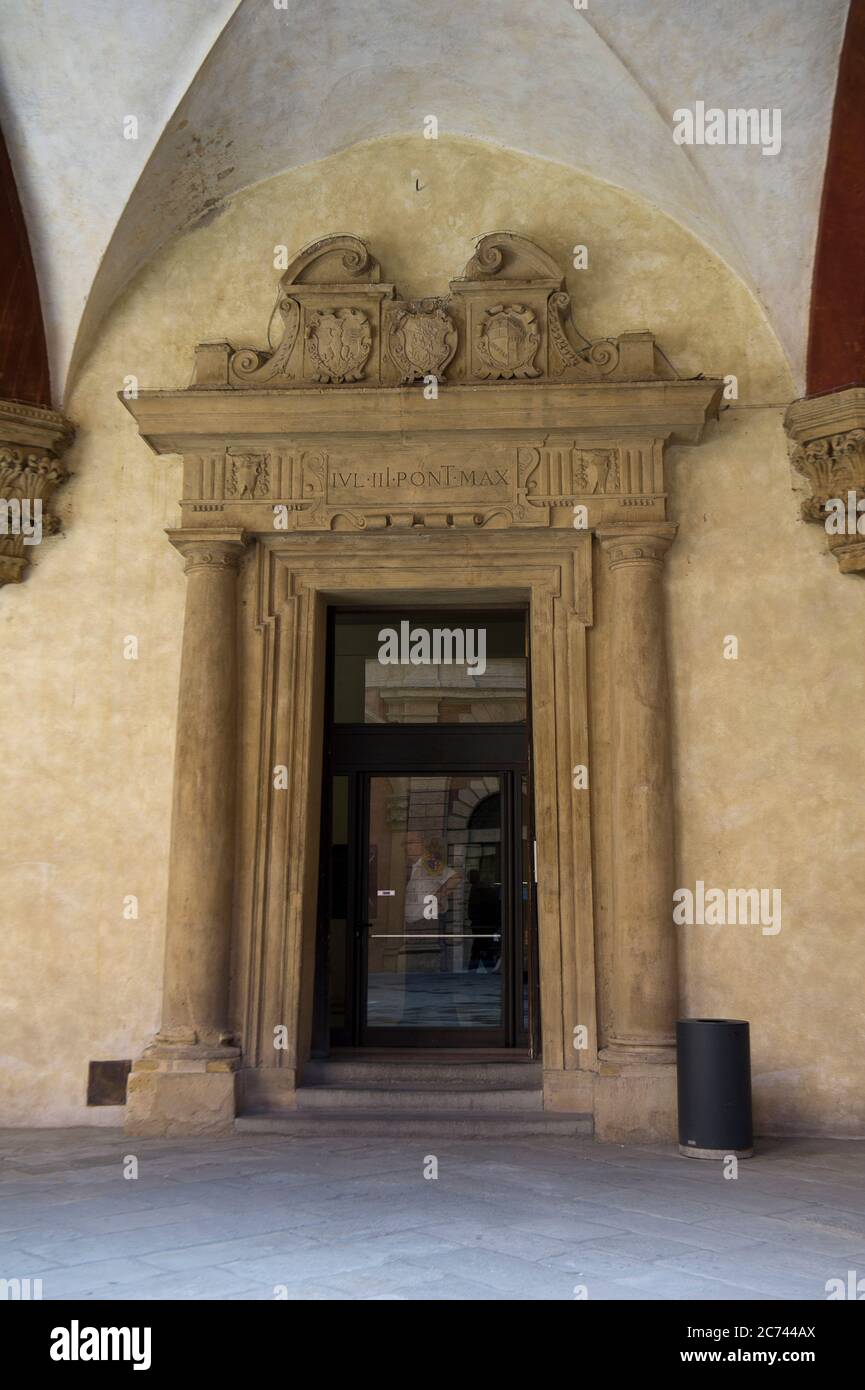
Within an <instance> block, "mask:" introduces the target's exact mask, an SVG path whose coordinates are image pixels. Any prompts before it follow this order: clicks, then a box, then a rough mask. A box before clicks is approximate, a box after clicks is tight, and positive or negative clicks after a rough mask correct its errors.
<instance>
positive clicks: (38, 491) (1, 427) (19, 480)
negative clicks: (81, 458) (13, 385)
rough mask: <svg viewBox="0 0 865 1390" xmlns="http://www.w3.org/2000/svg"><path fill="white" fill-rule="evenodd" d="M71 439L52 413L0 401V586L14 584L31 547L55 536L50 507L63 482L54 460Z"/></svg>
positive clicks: (63, 469)
mask: <svg viewBox="0 0 865 1390" xmlns="http://www.w3.org/2000/svg"><path fill="white" fill-rule="evenodd" d="M72 436H73V427H72V425H71V424H70V423H69V421H68V420H66V419H65V418H64V417H63V416H62V415H59V414H57V413H56V412H55V411H53V410H45V409H43V408H42V407H41V406H36V405H26V404H24V403H22V402H21V401H0V585H3V584H18V583H20V582H21V580H22V579H23V578H24V575H25V573H26V570H27V566H28V564H29V561H30V551H31V549H32V547H33V546H34V545H39V544H41V542H42V541H43V540H44V539H45V537H46V536H54V535H56V534H57V533H58V531H59V530H60V522H59V520H58V518H57V517H55V516H52V515H51V512H50V504H51V500H52V498H53V496H54V494H55V492H56V491H57V489H58V488H59V487H60V485H61V483H63V482H65V480H66V478H67V477H68V476H69V474H68V470H67V468H66V465H65V464H64V463H63V461H62V459H61V457H60V455H61V454H62V453H63V451H64V449H66V448H67V446H68V445H69V443H70V442H71V440H72Z"/></svg>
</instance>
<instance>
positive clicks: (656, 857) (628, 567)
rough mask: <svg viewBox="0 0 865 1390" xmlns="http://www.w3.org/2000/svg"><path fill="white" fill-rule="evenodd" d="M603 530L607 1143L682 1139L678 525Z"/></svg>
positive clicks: (604, 1068) (603, 1070) (604, 1069)
mask: <svg viewBox="0 0 865 1390" xmlns="http://www.w3.org/2000/svg"><path fill="white" fill-rule="evenodd" d="M598 534H599V537H600V540H601V545H602V547H603V550H604V552H605V554H606V558H607V561H608V563H609V568H610V577H611V582H610V605H611V651H610V671H611V691H610V695H611V701H612V763H613V783H612V837H613V926H612V931H613V941H612V957H613V976H612V991H611V1015H612V1017H611V1028H610V1030H609V1032H608V1042H607V1047H606V1048H605V1049H604V1051H603V1052H602V1054H601V1074H602V1076H604V1075H606V1076H609V1077H613V1078H618V1079H620V1081H622V1082H623V1083H624V1084H620V1085H619V1086H618V1087H617V1088H612V1090H611V1093H610V1095H609V1097H608V1099H609V1100H610V1101H611V1102H612V1113H611V1114H607V1116H606V1130H607V1132H606V1134H602V1135H601V1137H607V1138H614V1137H618V1136H619V1135H621V1134H624V1133H627V1134H628V1135H629V1136H630V1137H633V1136H635V1135H636V1134H638V1133H639V1134H642V1135H644V1136H646V1137H653V1136H657V1137H671V1130H672V1127H673V1126H674V1123H675V1097H674V1084H673V1083H674V1075H675V1074H674V1072H673V1069H672V1068H671V1067H670V1066H669V1065H668V1064H669V1063H672V1062H673V1061H674V1060H675V1019H676V1002H677V978H676V942H675V935H674V927H673V889H674V883H673V873H674V865H673V807H672V783H671V763H670V705H669V690H668V684H667V657H666V636H665V622H664V599H663V585H662V578H663V570H664V557H665V555H666V552H667V550H668V549H669V547H670V545H671V544H672V541H673V539H674V537H675V534H676V527H675V526H673V525H670V524H669V523H665V522H655V523H649V524H647V525H645V526H633V527H629V528H626V527H616V528H612V527H610V528H604V529H602V530H600V531H599V533H598ZM610 1089H611V1088H608V1090H610ZM612 1092H615V1094H613V1093H612ZM601 1110H602V1112H603V1106H602V1107H601Z"/></svg>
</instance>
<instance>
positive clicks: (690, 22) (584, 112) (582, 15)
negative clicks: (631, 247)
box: [3, 0, 847, 383]
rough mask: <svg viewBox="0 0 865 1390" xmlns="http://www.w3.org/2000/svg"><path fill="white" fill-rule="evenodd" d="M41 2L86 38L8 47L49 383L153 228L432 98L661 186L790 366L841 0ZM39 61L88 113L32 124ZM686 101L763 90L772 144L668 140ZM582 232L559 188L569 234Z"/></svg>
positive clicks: (492, 134)
mask: <svg viewBox="0 0 865 1390" xmlns="http://www.w3.org/2000/svg"><path fill="white" fill-rule="evenodd" d="M15 4H16V5H18V9H17V10H16V9H15V8H14V6H13V13H12V23H11V26H10V25H9V24H8V23H7V25H6V32H7V37H6V40H5V46H6V47H7V49H8V47H9V46H11V44H12V42H13V39H16V40H17V41H16V42H15V47H16V49H17V51H18V52H19V53H20V52H21V51H22V49H21V46H20V38H21V31H22V29H23V30H27V29H28V24H29V21H27V20H26V19H25V17H24V15H25V9H27V10H33V9H34V8H35V7H34V6H32V4H28V6H26V7H25V5H24V3H23V0H15ZM38 8H39V12H40V13H41V14H43V15H44V14H45V13H47V12H48V11H52V12H53V14H54V18H55V21H56V24H57V26H58V29H59V31H60V32H62V31H63V30H64V26H65V29H66V40H67V42H68V39H69V30H70V26H71V27H74V28H76V30H77V36H78V38H79V40H80V44H81V48H82V54H81V59H80V60H79V61H77V63H76V64H75V65H74V67H73V66H71V65H69V64H68V63H67V64H65V65H64V64H59V65H58V63H57V62H55V63H54V64H53V65H52V64H51V62H50V61H46V54H45V51H44V44H43V48H42V50H41V51H39V50H38V48H37V49H31V48H29V47H27V48H26V49H25V50H24V52H25V61H24V66H23V69H22V68H21V66H20V65H19V67H18V69H17V71H16V72H15V73H13V74H12V75H11V80H10V64H9V54H8V52H7V53H6V54H5V55H4V57H3V65H4V68H5V70H6V73H7V100H8V101H9V103H10V104H11V105H12V106H13V107H16V106H17V110H18V117H19V119H18V122H17V128H16V129H17V137H18V138H17V146H18V154H19V156H20V158H21V159H22V160H24V161H26V162H27V165H28V169H29V170H30V171H31V173H32V178H31V179H30V180H29V183H30V186H29V188H27V187H26V186H25V188H22V196H23V198H24V201H25V207H26V208H27V213H28V218H29V219H30V223H31V234H32V229H33V227H34V226H35V227H36V228H37V229H38V234H37V235H36V237H35V246H36V249H37V255H38V256H39V259H40V273H41V274H42V275H43V278H45V277H47V279H48V281H49V283H50V294H49V295H48V296H47V298H46V293H45V289H44V288H43V299H44V301H45V303H46V319H47V320H48V322H49V324H50V326H51V327H50V331H51V344H50V350H51V354H52V360H53V363H54V368H55V380H56V381H57V382H58V383H59V382H60V380H61V379H62V378H63V377H64V376H65V373H66V368H67V364H68V361H69V357H70V353H71V349H72V344H73V341H74V340H75V338H76V335H77V347H76V358H77V360H80V359H81V358H82V356H83V354H84V352H86V350H87V348H88V346H89V344H90V343H91V342H92V340H93V336H94V334H95V333H96V331H97V330H98V326H99V323H100V322H101V319H102V317H103V315H104V313H105V312H106V310H107V309H108V307H109V306H110V304H111V303H112V302H113V300H114V299H115V298H116V296H117V294H118V293H119V292H120V291H121V290H122V288H123V287H124V286H125V284H126V283H128V281H129V279H130V277H131V275H133V274H134V273H135V271H136V270H137V269H138V268H139V267H140V266H141V265H143V264H144V263H146V261H147V260H148V259H149V258H150V257H151V256H152V255H153V253H154V252H155V250H156V249H157V248H158V247H159V246H160V245H162V244H164V243H165V242H166V241H167V240H168V239H169V238H171V237H172V236H174V235H176V234H178V233H180V232H183V231H185V230H187V229H188V228H190V227H191V226H194V225H195V224H196V223H197V222H199V221H200V220H201V218H202V217H205V216H208V215H213V214H214V213H215V212H216V211H218V209H219V207H220V206H221V205H223V204H224V203H225V201H226V200H227V199H230V198H231V196H232V194H234V193H236V192H237V191H239V190H240V189H242V188H244V187H246V186H248V185H249V184H252V183H255V182H258V181H260V180H262V179H266V178H270V177H272V176H273V175H275V174H278V173H280V172H282V171H284V170H285V169H288V168H292V167H294V166H296V165H299V164H305V163H308V162H310V161H312V160H316V159H321V158H323V157H325V156H326V155H328V154H330V153H333V152H335V151H336V150H339V149H343V148H345V147H347V146H349V145H352V144H354V143H356V142H358V141H361V140H368V139H372V138H375V137H378V136H385V135H389V134H396V133H406V132H412V131H416V132H417V134H418V139H419V142H420V141H421V140H422V134H421V132H422V122H423V118H424V116H426V115H428V114H434V115H435V116H436V117H437V118H438V121H439V128H440V130H441V132H442V133H455V134H461V135H469V136H476V137H480V138H483V139H486V140H491V141H495V142H497V143H499V144H502V145H507V146H511V147H513V148H516V149H519V150H523V151H526V152H527V153H531V154H534V155H538V156H541V157H544V158H547V159H553V160H557V161H560V162H562V163H564V164H567V165H570V166H573V167H575V168H578V169H584V170H586V171H587V172H588V173H590V174H592V175H594V176H596V177H600V178H603V179H605V180H607V181H608V182H611V183H615V184H617V185H619V186H621V187H623V188H625V189H628V190H630V191H632V192H634V193H637V194H639V195H641V196H643V197H645V198H647V199H648V200H650V201H651V202H653V203H655V204H657V205H658V206H659V207H660V208H662V209H663V210H664V211H665V212H667V213H668V214H670V215H671V216H673V217H675V218H676V219H677V220H678V221H680V222H682V223H683V224H684V225H685V226H687V227H688V228H689V229H691V230H692V231H693V232H694V233H695V234H696V235H697V236H699V237H700V238H701V239H702V240H703V241H704V242H706V243H707V244H708V245H709V246H711V247H712V248H713V249H714V250H715V251H716V252H718V254H719V255H721V256H722V257H723V258H724V259H725V260H727V261H728V262H729V264H730V265H731V266H732V267H733V268H734V269H735V270H736V271H737V272H738V273H739V274H740V275H741V276H742V277H743V279H744V280H745V281H746V282H747V283H748V284H750V285H751V286H752V288H754V290H755V291H756V292H757V294H758V295H759V296H760V297H761V299H762V301H763V303H764V305H765V306H766V309H767V312H768V314H769V317H770V320H771V322H772V323H773V326H774V328H775V331H776V333H777V334H778V336H779V338H780V340H781V342H782V344H783V345H784V347H785V349H786V351H787V353H788V356H789V357H790V359H791V363H792V365H793V367H794V371H796V372H797V373H798V374H799V375H800V376H801V371H802V364H803V360H804V352H805V341H806V322H807V307H808V293H809V287H810V275H811V264H812V256H813V247H814V240H815V234H816V224H817V216H818V211H819V197H820V184H821V178H822V170H823V165H824V161H825V154H826V146H827V141H828V132H829V122H830V120H831V110H832V97H833V92H834V83H835V75H836V72H837V64H838V54H839V50H840V44H841V39H842V35H843V24H844V19H845V15H846V10H847V0H820V3H819V4H816V5H815V4H814V3H813V0H723V3H711V2H710V3H700V4H694V3H693V0H653V3H651V4H647V3H646V2H645V0H605V2H604V3H603V4H599V3H594V4H591V5H590V6H589V8H588V10H585V11H580V10H575V9H574V7H573V5H572V4H571V3H570V0H497V3H496V4H495V6H494V7H492V8H491V7H490V6H489V5H488V4H486V3H484V4H482V3H480V0H461V3H459V4H452V5H445V4H442V5H430V4H429V0H402V3H401V4H399V5H393V4H391V3H389V2H388V0H353V2H352V3H348V2H347V0H289V8H288V9H287V10H278V9H275V8H274V5H273V4H272V0H241V3H240V5H239V6H238V7H237V8H236V10H235V6H234V0H208V3H207V4H201V3H198V2H197V0H194V3H181V4H178V3H177V0H148V4H147V6H146V15H144V14H143V7H139V6H136V7H129V6H128V5H126V4H124V3H121V0H79V4H78V5H76V7H74V10H73V11H72V12H70V11H69V9H68V7H67V6H66V5H65V4H61V0H43V3H42V5H40V6H39V7H38ZM106 9H112V10H114V9H116V11H117V14H118V16H120V15H128V14H129V13H130V11H131V10H133V9H134V12H135V20H134V29H135V32H134V34H128V35H126V36H125V37H124V39H123V40H122V41H118V39H117V37H116V35H115V37H114V38H112V39H105V40H104V42H105V45H106V52H105V53H104V54H103V55H102V64H103V65H104V63H105V62H106V60H107V62H108V63H109V64H111V65H112V67H113V69H114V70H113V75H112V78H111V81H109V83H108V85H107V87H106V86H105V85H104V84H101V85H100V83H101V64H100V62H99V61H97V60H96V55H94V54H93V52H92V51H90V52H88V49H89V50H92V49H93V47H94V45H95V44H97V42H98V40H97V34H98V33H100V32H102V33H105V32H106V23H105V11H106ZM96 11H98V12H99V14H100V15H101V16H102V19H101V24H100V26H99V29H97V27H96V25H95V23H94V14H95V12H96ZM88 19H89V22H88ZM142 21H143V22H142ZM34 24H35V21H34V22H33V24H30V25H29V27H30V31H31V34H32V31H33V27H34ZM36 27H37V28H38V27H39V26H38V25H37V26H36ZM220 30H221V32H220ZM10 31H11V32H10ZM39 32H40V35H41V38H42V40H43V41H44V43H47V45H48V47H49V48H50V46H51V43H52V42H56V38H55V39H52V38H51V36H50V34H49V33H48V29H47V27H46V25H45V24H43V25H42V27H41V29H40V30H39ZM217 34H218V37H217ZM214 40H215V42H214ZM211 44H212V47H211ZM208 49H210V51H209V53H208ZM205 54H207V56H206V58H205V57H204V55H205ZM202 59H204V61H202ZM28 65H32V67H33V72H30V73H28V71H27V68H28ZM43 65H44V66H43ZM52 66H53V72H52V71H51V69H52ZM58 66H59V67H60V70H63V71H64V74H65V75H64V78H63V80H61V81H58V80H57V71H58ZM49 73H50V76H51V78H52V80H53V83H54V86H55V87H56V88H58V89H59V90H60V92H61V96H60V97H58V98H57V105H56V106H55V110H57V111H58V113H59V112H60V111H62V109H63V102H64V101H65V103H66V107H67V109H68V108H69V107H70V106H71V107H74V108H76V109H79V108H80V112H81V119H80V120H78V121H77V124H76V123H75V122H74V123H73V131H72V132H70V131H68V130H65V129H63V128H56V129H55V130H54V132H53V135H52V136H51V138H46V136H45V133H44V131H42V133H41V134H38V133H37V134H34V132H33V124H34V122H35V121H36V120H37V117H38V112H37V111H36V110H35V109H34V108H33V105H32V102H31V103H30V104H29V105H28V102H27V98H26V95H25V93H26V90H27V82H28V79H30V80H32V79H34V77H35V78H36V79H37V87H38V86H39V84H40V83H41V84H42V86H41V92H42V95H43V96H45V95H46V91H47V89H48V85H49V84H48V81H47V78H48V75H49ZM39 74H41V76H40V75H39ZM76 83H77V84H78V88H77V90H76V85H75V84H76ZM184 86H186V91H185V94H184V95H182V96H181V93H182V92H183V88H184ZM47 99H48V98H47V96H46V100H47ZM696 100H703V101H705V102H706V104H707V105H709V106H712V105H717V106H721V107H724V108H726V107H729V106H749V107H750V106H757V107H770V108H772V107H778V108H780V109H781V111H782V122H783V125H782V129H783V147H782V150H781V153H780V154H779V155H778V156H776V157H774V158H771V157H767V156H764V155H762V154H761V152H760V150H759V149H757V148H740V147H730V148H725V147H718V146H713V147H706V146H704V147H683V146H678V145H676V144H675V143H674V142H673V139H672V112H673V111H674V110H675V109H676V108H677V107H679V106H690V105H693V103H694V102H695V101H696ZM49 106H50V102H49ZM175 106H176V109H174V108H175ZM97 110H98V113H99V119H98V120H96V119H95V116H96V112H97ZM136 110H141V111H142V112H144V111H146V113H147V122H146V125H147V132H146V139H144V141H143V142H141V141H139V143H138V147H137V148H136V150H135V151H134V156H135V157H134V158H132V157H131V156H132V152H130V151H129V150H128V149H127V150H123V148H122V147H123V145H124V144H129V143H132V142H124V141H122V139H121V138H120V137H119V136H118V133H117V132H118V129H119V125H120V121H121V119H122V115H125V114H127V112H134V111H136ZM88 111H89V114H90V118H91V124H92V128H91V129H90V130H89V131H85V130H84V129H83V128H81V127H82V126H83V125H84V124H86V121H85V117H86V114H87V112H88ZM172 112H173V114H172ZM157 122H161V123H162V127H163V128H162V134H161V137H160V138H159V139H158V140H157V139H156V138H155V126H156V124H157ZM60 124H61V127H62V122H61V123H60ZM72 133H74V135H75V137H76V138H75V139H74V140H72V139H71V138H70V136H71V134H72ZM109 136H110V139H109ZM151 137H152V138H151ZM118 147H120V151H121V152H120V154H118ZM34 154H35V156H36V157H35V160H34V157H33V156H34ZM148 154H149V156H150V157H149V159H147V155H148ZM420 156H421V147H420V146H419V157H420ZM136 160H137V165H136ZM145 164H146V167H145ZM58 166H61V167H60V168H59V172H60V173H61V175H62V177H60V179H59V182H58V181H57V180H56V178H55V181H54V186H53V189H52V187H51V176H52V173H53V174H56V173H57V172H58ZM79 174H80V175H81V177H79ZM136 180H137V182H136ZM28 195H29V196H28ZM64 226H65V228H66V231H65V233H64ZM332 230H333V228H322V232H323V233H324V232H328V231H332ZM479 230H483V229H482V228H479ZM580 234H581V228H580V223H579V208H575V209H574V240H575V241H578V240H579V239H580ZM64 241H65V245H64ZM292 249H294V248H292ZM100 262H101V263H100ZM46 264H47V266H48V267H49V269H48V270H47V271H46V270H45V269H44V267H45V266H46ZM97 265H98V269H97ZM623 273H627V267H623ZM88 295H89V298H88ZM85 299H87V305H86V310H84V312H83V318H82V310H83V308H84V301H85Z"/></svg>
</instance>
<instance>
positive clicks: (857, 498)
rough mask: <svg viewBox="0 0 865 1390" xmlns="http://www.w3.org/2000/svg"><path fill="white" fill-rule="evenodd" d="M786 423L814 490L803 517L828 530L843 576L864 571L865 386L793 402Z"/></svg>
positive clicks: (797, 461) (794, 457)
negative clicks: (861, 524) (861, 527)
mask: <svg viewBox="0 0 865 1390" xmlns="http://www.w3.org/2000/svg"><path fill="white" fill-rule="evenodd" d="M784 427H785V429H786V431H787V434H788V436H789V438H790V440H791V442H792V445H793V449H792V454H791V462H792V464H793V467H794V468H795V470H796V472H797V473H801V475H802V477H803V478H805V479H806V481H807V482H808V484H809V486H810V489H811V495H810V496H809V497H806V498H805V500H804V502H803V503H802V520H803V521H811V522H816V523H817V524H818V525H820V526H823V527H824V528H825V531H826V538H827V541H828V544H829V550H830V552H831V553H832V554H833V555H834V556H835V559H836V560H837V562H838V568H839V569H840V571H841V573H842V574H862V575H865V524H863V529H861V530H860V525H859V523H860V521H861V520H862V517H863V513H865V386H850V387H847V388H846V389H845V390H843V391H829V392H827V394H826V395H823V396H810V397H809V396H806V397H804V398H803V399H802V400H799V401H794V402H793V404H792V405H791V406H790V407H789V409H788V411H787V414H786V416H785V417H784Z"/></svg>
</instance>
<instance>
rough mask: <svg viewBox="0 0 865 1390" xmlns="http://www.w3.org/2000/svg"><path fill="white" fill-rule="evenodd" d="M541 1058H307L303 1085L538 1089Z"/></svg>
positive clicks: (405, 1088) (540, 1078) (539, 1087)
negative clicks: (445, 1059) (493, 1060)
mask: <svg viewBox="0 0 865 1390" xmlns="http://www.w3.org/2000/svg"><path fill="white" fill-rule="evenodd" d="M542 1084H543V1083H542V1070H541V1063H540V1062H526V1061H523V1060H519V1061H516V1060H515V1061H513V1062H480V1061H478V1062H476V1061H467V1062H463V1061H460V1062H451V1061H447V1062H446V1061H438V1060H430V1061H420V1060H418V1061H415V1060H411V1061H404V1060H399V1061H397V1060H396V1059H393V1060H392V1059H391V1058H378V1057H377V1058H374V1059H373V1058H357V1059H355V1058H339V1059H332V1058H327V1059H326V1060H324V1059H323V1060H320V1061H310V1062H307V1063H306V1066H305V1067H304V1069H303V1085H304V1086H308V1085H313V1086H319V1085H341V1086H361V1087H363V1086H368V1087H378V1086H399V1087H400V1089H402V1090H409V1089H414V1088H415V1087H417V1088H418V1089H421V1088H426V1087H430V1088H432V1089H446V1088H450V1087H451V1086H454V1087H460V1088H469V1087H472V1086H474V1087H483V1088H484V1089H486V1087H488V1086H490V1087H493V1088H494V1089H495V1090H506V1089H511V1088H514V1089H515V1090H540V1089H541V1087H542Z"/></svg>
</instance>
